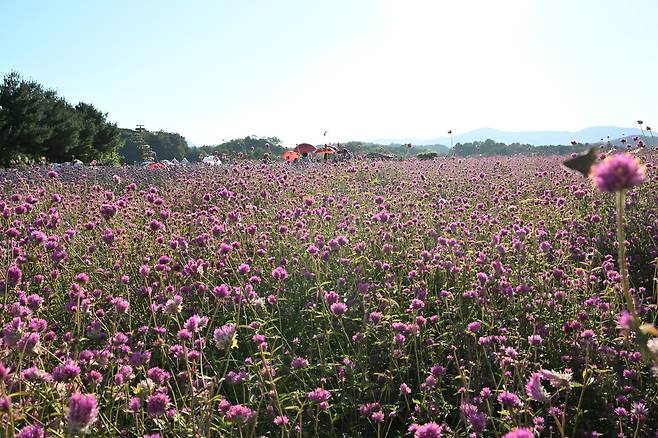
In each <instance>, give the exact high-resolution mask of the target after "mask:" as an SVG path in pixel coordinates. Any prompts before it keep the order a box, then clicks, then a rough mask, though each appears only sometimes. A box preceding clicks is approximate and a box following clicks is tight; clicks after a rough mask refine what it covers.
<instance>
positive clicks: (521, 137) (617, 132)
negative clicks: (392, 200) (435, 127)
mask: <svg viewBox="0 0 658 438" xmlns="http://www.w3.org/2000/svg"><path fill="white" fill-rule="evenodd" d="M642 134H644V135H646V136H647V137H650V133H647V131H646V130H645V131H644V133H642V131H641V130H640V128H637V127H635V128H630V127H618V126H590V127H587V128H583V129H580V130H578V131H551V130H545V131H504V130H500V129H496V128H490V127H482V128H478V129H475V130H472V131H468V132H464V133H461V134H456V135H453V137H452V144H457V143H468V142H473V141H484V140H487V139H491V140H494V141H497V142H501V143H506V144H511V143H521V144H531V145H534V146H545V145H568V144H571V142H572V141H576V142H578V143H597V142H601V141H608V140H614V139H618V138H623V137H632V136H635V135H637V136H640V135H642ZM656 139H657V140H658V136H657V138H656ZM373 143H379V144H387V143H388V144H391V143H393V144H404V143H412V144H414V145H418V146H424V145H436V144H441V145H447V146H450V144H451V139H450V137H449V136H443V137H434V138H429V139H418V138H381V139H377V140H373Z"/></svg>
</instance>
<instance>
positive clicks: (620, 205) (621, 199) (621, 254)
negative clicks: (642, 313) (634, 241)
mask: <svg viewBox="0 0 658 438" xmlns="http://www.w3.org/2000/svg"><path fill="white" fill-rule="evenodd" d="M615 201H616V204H617V256H618V259H617V262H618V263H619V273H620V274H621V287H622V291H623V294H624V299H625V300H626V307H627V308H628V311H629V312H630V314H631V315H632V316H633V318H634V319H635V318H637V314H636V312H635V303H634V302H633V298H632V297H631V293H630V291H629V289H630V286H629V282H628V270H627V269H626V236H625V233H624V207H625V203H626V192H625V191H624V190H620V191H618V192H616V193H615Z"/></svg>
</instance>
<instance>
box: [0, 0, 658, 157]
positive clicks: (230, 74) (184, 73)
mask: <svg viewBox="0 0 658 438" xmlns="http://www.w3.org/2000/svg"><path fill="white" fill-rule="evenodd" d="M0 24H1V25H0V73H1V74H3V75H4V74H6V73H8V72H9V71H11V70H16V71H18V72H19V73H21V74H22V75H24V76H26V77H29V78H32V79H34V80H36V81H38V82H40V83H42V84H44V85H46V86H48V87H50V88H54V89H56V90H58V91H59V92H60V94H61V95H63V96H65V97H66V98H67V99H68V100H69V101H70V102H72V103H76V102H78V101H80V100H82V101H86V102H91V103H93V104H95V105H96V106H97V107H99V108H100V109H102V110H103V111H107V112H108V113H109V118H110V120H112V121H115V122H117V123H118V124H119V125H120V126H121V127H128V128H133V127H134V125H135V124H137V123H143V124H145V125H146V128H147V129H150V130H157V129H164V130H167V131H175V132H179V133H181V134H182V135H184V136H185V137H186V138H187V139H188V140H190V141H191V142H193V143H195V144H197V145H202V144H216V143H219V142H221V141H222V140H223V139H226V140H228V139H230V138H235V137H239V136H245V135H259V136H278V137H279V138H281V139H283V140H284V144H285V145H287V146H290V145H292V146H294V144H296V143H300V142H303V141H309V142H314V143H315V142H321V141H322V133H323V132H324V131H325V130H328V131H329V133H328V134H327V141H345V140H348V139H355V140H373V139H378V138H399V137H415V138H421V139H422V138H431V137H437V136H444V135H445V134H446V131H447V130H449V129H452V130H453V131H454V132H455V133H459V132H464V131H468V130H471V129H476V128H479V127H482V126H489V127H495V128H499V129H507V130H535V129H541V130H553V129H555V130H577V129H580V128H584V127H587V126H594V125H617V126H632V125H634V123H635V120H637V119H643V120H645V121H647V122H648V123H655V124H658V111H657V109H658V89H657V85H658V80H657V79H658V56H657V49H656V43H658V1H656V0H518V1H513V0H509V1H508V0H482V1H475V0H445V1H444V0H427V1H420V0H331V1H326V0H244V1H240V0H230V1H229V0H207V1H195V0H189V1H180V0H171V1H170V0H152V1H147V0H139V1H132V0H106V1H100V0H98V1H87V0H85V1H83V0H79V1H73V0H57V1H52V0H43V1H35V0H0Z"/></svg>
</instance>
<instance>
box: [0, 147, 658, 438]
mask: <svg viewBox="0 0 658 438" xmlns="http://www.w3.org/2000/svg"><path fill="white" fill-rule="evenodd" d="M639 157H640V159H641V160H643V161H644V162H645V165H646V179H647V181H646V182H644V183H643V184H640V185H638V186H637V187H635V188H632V189H631V190H629V191H628V192H627V193H626V197H625V200H624V202H625V210H626V218H625V219H626V226H625V232H626V235H625V238H626V241H627V244H626V247H625V248H626V254H625V255H626V259H627V261H628V272H629V279H630V288H631V289H630V295H631V297H632V301H633V305H634V307H635V311H636V312H637V316H638V317H639V318H640V319H642V321H644V322H649V323H651V322H653V321H654V319H655V317H656V293H657V290H656V281H655V280H654V277H655V276H656V273H655V271H656V258H657V257H658V183H657V182H656V173H657V171H656V166H657V165H658V155H656V154H655V153H651V152H647V153H645V154H643V155H640V156H639ZM563 159H564V157H548V158H546V157H541V158H540V157H505V158H483V159H463V160H459V159H451V158H443V159H436V160H433V161H409V160H408V161H400V162H376V161H354V162H348V163H341V164H337V165H317V166H309V167H307V168H302V169H298V168H294V167H290V166H284V165H278V164H277V165H269V166H268V165H261V164H258V163H251V162H245V163H244V164H240V165H235V166H231V167H201V166H199V167H190V168H179V169H176V170H163V171H149V170H146V169H142V168H133V167H126V168H63V169H60V170H58V172H59V173H58V172H55V171H52V170H50V171H49V170H48V169H33V170H21V171H16V170H6V171H2V172H1V173H0V181H1V182H2V183H1V184H0V264H1V266H2V268H0V291H2V298H1V299H2V303H1V304H2V307H0V312H1V313H0V315H2V326H3V327H2V340H1V341H0V412H1V414H2V418H1V423H0V436H2V437H21V438H26V437H42V436H44V433H45V436H48V437H67V436H78V435H79V436H83V435H89V436H97V437H143V436H145V437H158V436H159V437H207V436H213V437H215V436H216V437H223V436H227V437H230V436H236V437H260V436H271V437H287V436H293V437H298V436H300V437H301V436H304V437H313V436H335V437H384V436H388V437H397V436H407V437H412V436H415V437H417V438H426V437H438V436H447V437H452V436H455V437H462V436H474V437H475V436H477V437H480V436H502V435H504V434H507V433H509V435H508V436H514V437H525V436H537V437H539V436H547V437H548V436H552V437H561V436H569V437H576V436H599V435H602V436H616V435H617V434H619V436H628V437H646V436H655V435H656V430H657V429H658V416H657V413H658V385H657V383H656V382H657V381H658V377H655V376H654V373H653V371H652V364H651V361H650V360H647V358H646V355H643V354H642V350H646V349H647V346H646V340H642V339H643V338H642V337H641V336H638V335H637V334H636V332H635V331H633V330H630V329H629V325H628V321H627V320H628V316H629V314H628V313H627V312H625V310H628V309H627V308H628V303H627V301H625V300H624V294H623V293H622V292H623V291H622V289H623V287H622V286H623V281H622V275H621V273H620V271H621V270H620V267H619V264H618V262H617V253H618V247H617V234H616V225H615V224H616V222H615V220H616V216H615V196H614V195H613V194H610V193H605V192H601V191H599V190H597V189H596V188H594V187H593V185H592V182H591V181H590V180H588V179H586V178H584V177H582V176H580V175H577V174H574V173H570V172H568V171H566V170H564V169H563V168H562V167H561V166H560V163H561V161H562V160H563ZM613 183H614V181H613V182H609V181H607V180H606V184H608V186H611V185H614V184H613ZM643 342H644V344H643ZM648 349H649V350H652V349H653V350H658V343H656V342H654V341H653V340H652V339H650V340H649V346H648ZM653 350H652V351H653ZM597 434H599V435H597Z"/></svg>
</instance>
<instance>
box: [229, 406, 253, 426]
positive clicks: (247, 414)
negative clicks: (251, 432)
mask: <svg viewBox="0 0 658 438" xmlns="http://www.w3.org/2000/svg"><path fill="white" fill-rule="evenodd" d="M252 416H255V415H254V412H253V411H252V410H251V409H249V408H248V407H246V406H242V405H234V406H231V407H230V408H229V409H228V412H227V413H226V414H225V415H224V419H225V420H226V421H228V422H229V423H246V422H248V421H249V420H250V419H251V418H252Z"/></svg>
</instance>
